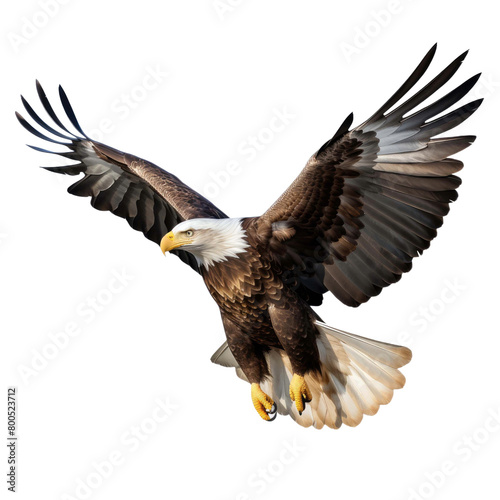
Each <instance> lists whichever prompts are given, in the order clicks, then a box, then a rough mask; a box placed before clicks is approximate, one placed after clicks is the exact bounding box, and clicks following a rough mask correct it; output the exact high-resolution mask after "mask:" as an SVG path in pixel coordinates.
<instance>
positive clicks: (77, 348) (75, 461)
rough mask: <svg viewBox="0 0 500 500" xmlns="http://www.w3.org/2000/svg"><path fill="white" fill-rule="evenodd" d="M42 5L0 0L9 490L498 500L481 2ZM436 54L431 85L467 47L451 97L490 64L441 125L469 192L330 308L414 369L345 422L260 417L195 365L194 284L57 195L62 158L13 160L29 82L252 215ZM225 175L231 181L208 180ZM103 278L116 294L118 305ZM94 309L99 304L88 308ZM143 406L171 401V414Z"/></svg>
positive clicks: (202, 304) (209, 337) (492, 114)
mask: <svg viewBox="0 0 500 500" xmlns="http://www.w3.org/2000/svg"><path fill="white" fill-rule="evenodd" d="M42 4H43V1H32V0H30V1H26V0H24V1H19V2H15V3H14V2H9V3H8V6H7V7H4V13H3V15H2V21H1V23H2V43H1V47H0V50H1V60H2V93H1V106H0V109H1V113H0V120H1V127H2V140H3V144H2V168H1V181H0V186H1V189H2V194H1V196H0V214H1V218H0V234H1V237H0V256H1V257H0V258H1V261H0V262H1V264H0V266H1V267H0V280H1V281H0V294H1V297H0V300H1V304H2V311H1V312H2V314H1V325H2V327H1V330H2V335H1V342H2V346H1V356H2V360H1V367H2V386H3V387H4V389H2V390H6V387H7V385H14V386H17V387H18V394H19V396H18V397H19V422H18V424H19V425H18V434H19V436H20V437H19V442H18V453H19V475H18V496H17V498H20V499H23V500H24V499H33V498H37V499H42V500H45V499H68V498H84V497H87V498H96V499H98V498H148V499H149V498H152V499H158V498H206V499H217V500H221V499H222V500H233V499H237V498H239V499H240V500H242V499H245V498H252V499H254V498H259V499H278V498H292V499H299V498H318V497H319V496H321V498H345V499H360V498H375V499H381V500H387V499H389V500H390V499H410V498H411V499H413V500H415V499H419V498H439V499H465V498H470V497H471V496H472V495H476V496H477V494H479V492H480V491H482V496H483V497H484V498H498V495H499V486H498V463H499V459H500V432H499V430H500V416H499V415H498V414H499V412H500V394H499V391H498V381H499V376H500V368H499V363H498V347H499V345H500V343H499V340H498V339H499V337H498V333H499V332H498V326H497V317H498V316H497V314H496V313H497V308H498V302H497V300H496V299H497V297H498V288H497V282H498V266H497V264H496V261H497V258H498V256H497V253H498V252H497V240H498V237H497V224H498V221H497V196H498V195H497V186H498V177H499V173H498V172H499V167H498V165H497V158H496V156H497V155H496V154H495V152H494V151H495V148H496V147H497V146H498V120H497V116H498V102H499V96H498V93H499V92H498V89H499V84H500V71H499V67H498V62H497V61H498V57H497V54H498V49H499V46H498V45H499V44H498V35H497V33H498V30H497V18H496V17H497V16H495V15H494V13H493V12H491V11H490V8H491V5H492V4H491V2H486V1H484V0H477V1H475V2H472V3H469V4H466V5H465V4H460V3H457V2H453V1H451V0H446V1H440V2H432V1H430V0H427V1H425V0H420V1H417V0H414V1H409V0H401V1H399V2H398V1H397V0H393V1H392V2H388V1H385V0H383V1H375V2H368V1H365V0H359V1H357V2H355V3H353V2H327V1H311V2H296V1H289V0H288V1H285V0H280V1H273V2H269V1H267V2H266V1H264V0H260V1H258V0H254V1H251V2H250V1H244V0H243V1H239V2H238V1H237V0H232V1H229V0H223V1H221V2H219V4H220V9H216V8H215V7H214V3H213V2H212V1H211V0H203V1H201V0H200V1H190V2H180V1H177V2H173V1H169V2H154V1H152V0H142V1H141V2H125V1H120V2H118V1H108V2H102V1H100V2H98V1H97V0H87V1H85V2H83V1H77V0H70V1H66V2H65V4H64V5H63V3H62V2H59V3H58V2H55V0H52V2H47V5H46V7H45V9H47V10H49V11H50V16H49V15H47V14H44V8H43V7H42ZM224 5H226V6H227V10H224V9H223V6H224ZM462 5H464V6H462ZM5 8H7V12H5ZM33 23H35V24H34V25H33ZM30 24H31V26H29V25H30ZM37 25H38V27H37ZM363 32H368V36H366V35H362V33H363ZM434 42H439V46H438V52H437V55H436V57H435V60H434V62H433V64H432V66H431V69H430V72H429V77H428V78H427V80H426V81H428V79H429V78H430V77H431V76H434V75H435V74H436V73H437V72H438V71H439V70H441V69H442V68H443V67H444V66H445V65H446V64H448V63H449V62H450V61H451V60H452V59H454V58H455V57H456V56H457V55H458V54H460V53H461V52H463V51H464V50H466V49H471V51H470V54H469V56H468V58H467V59H466V61H465V64H464V65H463V66H462V67H461V69H460V71H459V73H458V75H456V76H455V78H454V79H453V81H452V82H450V83H449V84H448V85H447V87H446V91H449V90H451V89H452V88H453V86H457V85H458V84H460V83H461V82H462V81H464V80H465V79H466V78H468V77H469V76H472V75H474V74H475V73H477V72H479V71H483V74H484V77H483V79H482V80H481V82H480V83H479V84H478V86H477V88H476V90H475V91H473V92H472V93H471V94H472V97H471V98H470V100H472V99H473V98H477V97H482V96H484V97H486V101H485V102H484V104H483V106H482V107H481V108H480V109H479V111H478V112H477V113H476V114H475V115H473V116H472V117H471V118H470V119H469V120H468V121H467V122H465V123H464V124H462V125H461V126H460V127H459V129H457V131H456V132H455V131H453V132H452V134H453V133H457V134H476V135H477V136H478V139H477V141H476V143H475V144H474V145H473V146H472V147H471V148H469V149H468V150H466V151H464V152H462V153H460V154H459V155H458V157H459V158H460V159H461V160H463V161H464V162H465V165H466V167H465V169H464V170H463V172H462V173H461V174H460V176H461V177H462V179H463V185H462V186H461V188H460V197H459V200H458V201H457V203H455V204H453V206H452V209H451V212H450V214H449V215H448V216H447V218H446V221H445V224H444V227H443V228H442V229H441V230H440V231H439V237H438V238H437V240H436V241H435V242H434V243H433V244H432V247H431V249H430V250H429V251H427V252H426V253H425V254H424V255H423V257H421V258H419V259H418V260H417V261H416V262H415V264H414V269H413V271H412V272H411V273H410V274H408V275H406V276H404V277H403V279H402V281H401V282H400V283H399V284H397V285H395V286H392V287H390V288H389V289H387V290H385V291H384V292H383V293H382V294H381V295H380V296H379V297H377V298H375V299H372V300H371V301H370V302H369V303H368V304H366V305H363V306H361V307H360V308H358V309H350V308H348V307H346V306H343V305H342V304H341V303H340V302H338V301H336V300H335V299H334V297H327V298H326V300H325V303H324V305H323V306H322V307H321V309H320V310H319V312H320V314H321V316H322V317H323V318H324V320H325V321H326V322H328V323H329V324H332V325H334V326H336V327H338V328H342V329H345V330H348V331H351V332H355V333H357V334H361V335H365V336H370V337H373V338H376V339H380V340H384V341H388V342H395V343H403V344H405V345H408V346H409V347H411V348H412V350H413V353H414V358H413V361H412V362H411V363H410V365H408V366H407V367H405V368H404V370H403V371H404V374H405V375H406V377H407V384H406V387H405V388H404V389H403V390H401V391H397V392H396V394H395V396H394V399H393V401H392V402H391V404H390V405H388V406H387V407H383V408H381V410H380V411H379V413H378V414H377V415H376V416H375V417H365V419H364V421H363V422H362V423H361V425H360V426H359V427H357V428H354V429H352V428H347V427H342V428H341V429H340V430H338V431H333V430H330V429H327V428H325V429H323V430H321V431H317V430H315V429H303V428H301V427H299V426H298V425H297V424H295V423H294V422H293V421H292V420H291V419H289V418H287V417H281V416H278V418H277V420H276V421H275V422H273V423H272V424H269V423H266V422H263V421H262V420H261V419H260V418H259V417H258V415H257V414H256V412H255V411H254V409H253V407H252V404H251V401H250V389H249V386H248V385H247V384H246V383H244V382H242V381H241V380H239V379H237V377H236V376H235V374H234V372H233V370H232V369H225V368H222V367H219V366H216V365H213V364H212V363H211V362H210V360H209V358H210V356H211V354H212V353H213V352H214V351H215V349H216V348H217V347H219V345H220V344H221V343H222V342H223V340H224V333H223V329H222V325H221V322H220V317H219V313H218V310H217V307H216V305H215V303H214V302H213V301H212V300H211V299H210V296H209V295H208V293H207V291H206V289H205V287H204V285H203V283H202V281H201V280H200V278H199V276H198V275H196V273H194V272H192V271H191V269H189V268H188V267H187V266H184V265H183V264H182V263H181V262H180V261H178V260H177V259H176V258H175V257H173V256H167V257H163V256H162V254H161V252H160V250H159V248H158V247H157V246H156V245H154V244H153V243H151V242H149V241H148V240H146V239H145V238H143V236H142V235H141V234H140V233H138V232H135V231H133V230H131V229H130V228H129V226H128V225H127V223H126V222H125V221H123V220H122V219H119V218H117V217H113V216H112V215H110V214H108V213H100V212H98V211H96V210H93V209H92V208H91V207H90V206H89V202H88V200H87V199H81V198H75V197H71V196H69V195H68V194H67V193H66V192H65V190H66V188H67V186H68V185H69V184H70V183H71V181H73V180H74V178H69V177H63V176H57V175H55V174H51V173H49V172H46V171H44V170H42V169H39V168H37V166H38V165H56V164H58V162H59V163H60V160H58V159H57V158H55V157H54V158H52V157H49V156H48V155H44V154H42V153H38V152H36V151H32V150H30V149H28V148H27V147H26V146H25V143H30V144H36V145H39V146H43V143H42V141H39V140H38V139H36V138H33V137H31V136H30V134H28V133H27V132H26V131H25V130H24V129H22V128H21V127H20V126H19V125H18V124H17V122H16V120H15V118H14V111H15V110H18V111H23V110H22V109H21V108H22V106H21V102H20V100H19V97H18V96H19V94H20V93H22V94H23V95H24V96H25V97H26V98H27V99H28V100H29V101H30V103H31V104H32V105H33V106H34V107H35V109H37V110H38V111H39V112H40V113H41V114H42V113H43V110H42V108H41V106H40V104H39V102H37V96H36V91H35V86H34V83H35V79H36V78H38V79H39V80H40V81H41V82H42V84H43V85H44V88H45V90H46V92H47V94H48V95H49V97H50V99H51V101H53V104H54V107H55V108H56V109H57V110H59V109H60V106H59V102H58V98H57V85H58V84H62V85H63V86H64V88H65V90H66V92H67V93H68V95H69V97H70V100H71V102H72V104H73V107H74V109H75V111H76V113H77V116H78V117H79V120H80V123H81V124H82V126H83V127H84V129H85V130H87V131H90V135H92V136H93V137H95V138H100V139H101V140H102V141H104V142H105V143H108V144H110V145H111V146H114V147H117V148H119V149H122V150H125V151H128V152H131V153H134V154H137V155H139V156H142V157H144V158H147V159H149V160H151V161H153V162H155V163H157V164H159V165H161V166H163V167H164V168H166V169H168V170H170V171H171V172H173V173H174V174H176V175H178V176H179V177H181V178H182V179H183V180H184V181H185V182H186V183H188V184H189V185H191V186H193V187H194V188H196V189H198V190H200V191H201V192H204V193H207V190H208V191H210V192H211V193H213V194H214V196H212V200H213V201H214V202H215V203H216V204H217V205H218V206H220V207H221V208H222V209H223V210H224V211H226V212H227V213H228V214H230V215H232V216H249V215H258V214H260V213H262V212H263V211H264V210H265V209H266V208H267V207H268V206H269V205H270V204H271V203H272V202H273V201H274V200H275V199H276V198H277V197H278V196H279V194H280V193H281V192H282V191H283V190H284V189H285V187H286V186H287V185H288V183H289V182H291V180H292V179H293V178H294V177H295V176H296V175H297V174H298V173H299V172H300V170H301V168H302V166H303V165H304V163H305V161H306V160H307V158H308V157H309V155H310V154H312V153H313V152H314V151H315V150H316V149H317V148H318V147H319V146H320V145H321V144H322V143H323V142H324V141H325V140H327V139H328V138H329V137H331V135H332V134H333V133H334V132H335V131H336V130H337V128H338V126H339V125H340V123H341V122H342V120H343V119H344V118H345V117H346V116H347V114H348V113H350V112H351V111H354V114H355V120H354V121H355V124H358V123H361V122H362V121H363V120H364V119H366V118H367V117H368V116H369V115H370V114H371V113H372V112H374V111H375V109H377V108H378V107H379V106H380V105H381V104H382V102H384V101H385V100H386V99H387V98H388V97H389V95H390V94H392V92H393V91H395V90H396V88H397V87H399V85H400V84H401V83H402V82H403V81H404V80H405V79H406V77H407V76H408V75H409V74H410V72H411V71H412V70H413V69H414V67H415V66H416V65H417V64H418V62H419V61H420V59H421V58H422V57H423V56H424V54H425V53H426V51H427V50H428V49H429V48H430V47H431V46H432V45H433V43H434ZM347 44H350V45H351V50H352V48H353V47H354V49H356V51H355V52H354V53H351V55H350V56H349V55H346V50H347ZM362 45H363V47H361V46H362ZM153 70H155V71H156V72H157V79H158V81H156V85H154V83H155V80H152V79H151V78H149V79H148V78H147V75H148V74H149V72H151V71H153ZM167 73H168V75H167ZM145 78H146V80H145ZM144 83H146V86H147V87H148V90H144ZM153 86H154V87H155V88H152V87H153ZM141 87H142V88H141ZM123 95H129V96H132V104H131V105H130V104H129V105H125V104H124V101H123V99H125V98H124V97H123ZM439 95H443V92H441V93H440V94H439ZM134 96H135V97H134ZM134 99H135V100H134ZM463 102H466V100H464V101H463ZM275 110H278V111H280V110H281V111H283V110H286V112H287V113H288V114H291V115H293V118H292V119H290V120H289V123H288V124H287V125H286V126H285V127H284V128H283V130H282V131H281V132H279V133H276V134H275V136H274V137H273V138H272V140H271V141H270V142H269V143H268V144H266V145H265V147H264V148H263V149H262V151H258V152H257V154H256V155H251V154H250V153H246V154H243V153H242V149H241V148H245V147H248V145H247V144H246V141H247V138H248V136H251V135H257V134H258V133H259V132H261V131H262V129H264V128H266V127H267V126H268V124H269V121H270V120H271V118H272V117H273V115H274V114H275V112H276V111H275ZM24 114H25V115H26V113H24ZM43 116H45V115H43ZM99 128H100V129H106V130H104V131H103V130H101V131H99V130H98V129H99ZM242 144H243V145H242ZM250 156H252V158H251V159H250ZM253 156H255V157H253ZM249 160H250V161H249ZM231 161H233V162H237V165H238V168H237V169H236V170H237V173H236V174H233V175H231V177H230V178H229V181H228V180H227V179H225V177H228V176H227V175H223V174H221V173H220V172H221V171H223V170H224V169H225V168H226V166H227V164H228V162H231ZM214 176H215V177H217V178H218V180H219V186H217V185H216V184H210V183H211V182H215V181H214V180H213V178H214ZM222 181H225V182H226V183H227V186H220V184H221V182H222ZM214 186H215V187H214ZM113 273H125V274H126V275H127V276H129V278H126V279H127V280H129V281H127V282H126V286H124V287H122V289H121V291H119V292H116V291H115V293H114V294H110V292H109V291H106V290H107V287H108V285H109V282H110V280H112V279H113V276H114V274H113ZM115 285H116V283H115ZM114 288H115V290H116V286H115V287H114ZM92 297H97V298H98V299H101V300H102V301H105V302H106V301H108V302H109V303H107V304H105V305H104V306H102V310H101V311H99V312H97V313H95V315H94V316H91V313H89V312H88V310H89V306H88V304H87V301H88V300H89V298H92ZM444 299H445V300H444ZM424 310H427V311H428V312H427V313H424V312H423V311H424ZM85 311H87V312H85ZM424 314H426V315H427V319H426V318H425V317H424V316H423V315H424ZM68 324H69V326H68ZM71 325H73V326H76V327H77V328H78V332H79V334H78V335H76V336H73V337H71V338H69V340H67V342H66V343H67V345H66V346H65V347H64V348H61V349H60V350H58V351H56V352H55V353H54V341H53V340H51V339H53V338H55V337H56V336H57V334H60V335H59V338H62V337H63V336H64V335H63V334H61V332H63V331H64V330H65V328H71ZM43 353H45V354H43ZM47 353H48V355H49V356H52V358H53V359H50V360H47V356H46V355H47ZM42 357H43V359H45V361H43V360H42ZM32 363H35V365H34V366H35V367H36V369H34V368H33V367H32ZM28 368H29V369H32V370H33V371H32V372H28V373H29V375H26V371H25V374H24V376H23V375H22V371H23V370H27V369H28ZM157 398H160V399H162V400H169V401H170V404H171V405H172V407H173V406H175V409H173V410H172V411H171V414H170V415H169V416H168V418H167V419H165V421H163V422H157V421H155V420H154V418H156V420H158V419H159V418H161V416H163V415H164V413H162V410H161V409H159V408H158V404H157ZM5 400H6V396H2V414H3V415H5V406H6V405H5ZM493 415H497V419H498V420H499V421H498V422H497V421H495V420H494V417H493ZM0 421H1V422H2V425H4V426H6V423H5V422H6V418H5V417H1V418H0ZM141 426H142V430H141V433H142V434H141V435H142V436H143V439H144V440H143V441H141V442H140V444H138V443H139V441H137V440H134V439H132V437H131V436H132V432H134V428H135V427H139V428H141ZM5 433H6V429H5V430H2V431H1V435H5ZM289 448H292V449H293V450H294V451H293V452H290V451H289ZM2 449H3V450H4V451H2V453H1V454H0V462H1V463H2V466H1V470H2V471H5V472H6V467H7V466H6V461H7V458H6V450H7V449H6V448H5V447H4V446H2ZM110 455H111V456H112V457H114V458H116V457H121V458H120V460H119V463H118V464H116V463H115V465H114V466H113V470H110V468H109V466H108V467H107V468H106V466H105V465H101V473H100V475H99V474H98V473H97V472H96V469H95V465H94V464H96V463H97V464H99V463H101V464H102V463H103V462H105V461H109V459H110ZM102 467H104V468H102ZM443 469H444V470H445V472H440V471H442V470H443ZM103 476H108V477H103ZM2 477H3V478H5V476H4V472H2ZM84 483H88V484H90V489H89V487H88V486H87V487H84V486H82V484H84ZM0 488H1V491H2V494H3V493H4V492H5V491H6V488H7V484H6V483H5V482H4V479H2V484H1V485H0Z"/></svg>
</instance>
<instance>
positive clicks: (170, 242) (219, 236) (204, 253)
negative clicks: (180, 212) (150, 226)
mask: <svg viewBox="0 0 500 500" xmlns="http://www.w3.org/2000/svg"><path fill="white" fill-rule="evenodd" d="M249 246H250V245H249V244H248V241H247V239H246V232H245V230H244V229H243V228H242V227H241V219H190V220H186V221H184V222H181V223H180V224H177V226H175V227H174V228H173V229H172V231H170V232H169V233H167V234H166V235H165V236H164V237H163V238H162V240H161V243H160V247H161V249H162V252H163V253H165V252H170V250H174V249H176V248H182V250H185V251H186V252H189V253H191V254H193V255H194V256H195V258H196V260H197V262H198V265H200V266H202V265H203V266H205V268H206V269H208V268H209V267H210V266H212V265H214V264H215V263H216V262H222V261H225V260H227V259H228V258H229V257H236V256H237V255H238V254H239V253H242V252H244V251H245V249H246V248H248V247H249Z"/></svg>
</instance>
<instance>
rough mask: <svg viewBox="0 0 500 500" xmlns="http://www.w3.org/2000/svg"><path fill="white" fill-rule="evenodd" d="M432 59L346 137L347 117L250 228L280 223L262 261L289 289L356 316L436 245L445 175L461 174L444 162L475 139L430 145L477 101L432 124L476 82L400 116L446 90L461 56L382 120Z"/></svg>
mask: <svg viewBox="0 0 500 500" xmlns="http://www.w3.org/2000/svg"><path fill="white" fill-rule="evenodd" d="M435 50H436V46H434V47H433V48H432V49H431V50H430V51H429V52H428V54H427V55H426V56H425V57H424V59H423V60H422V62H421V63H420V64H419V65H418V67H417V68H416V69H415V71H414V72H413V73H412V74H411V76H410V77H409V78H408V79H407V80H406V82H405V83H404V84H403V85H402V86H401V87H400V88H399V90H398V91H397V92H396V93H395V94H394V95H393V96H392V97H391V98H389V100H388V101H387V102H386V103H385V104H384V105H383V106H382V107H381V108H380V109H379V110H377V111H376V112H375V113H374V114H373V115H372V116H371V118H369V119H368V120H367V121H365V122H364V123H363V124H362V125H360V126H358V127H356V128H354V129H352V130H351V131H348V127H349V126H350V123H351V122H352V117H351V115H350V116H349V117H348V118H347V119H346V120H345V122H344V124H343V125H342V126H341V128H340V130H339V131H338V132H337V133H336V134H335V135H334V137H333V138H332V139H330V140H329V141H327V142H326V143H325V144H324V145H323V146H322V147H321V148H320V149H319V150H318V151H317V152H316V153H315V154H314V155H313V156H312V157H311V159H310V160H309V162H308V163H307V165H306V167H305V168H304V169H303V170H302V172H301V173H300V175H299V176H298V177H297V178H296V179H295V181H294V182H293V183H292V185H291V186H290V187H289V188H288V189H287V190H286V191H285V192H284V193H283V194H282V195H281V197H280V198H279V199H278V200H277V201H276V202H275V203H274V204H273V205H272V206H271V208H269V210H268V211H267V212H266V213H265V214H264V215H263V216H262V217H261V218H260V219H259V224H260V227H261V231H264V230H266V228H272V227H276V225H277V224H279V223H282V221H286V223H287V224H288V226H289V227H293V228H294V233H293V235H292V236H290V237H289V238H288V239H286V240H284V239H283V238H281V241H279V240H276V241H275V244H274V247H273V249H272V251H273V255H274V258H275V259H276V260H277V261H278V262H279V263H280V264H281V265H282V266H283V268H284V269H285V271H284V273H285V274H286V275H287V276H288V279H289V280H291V281H293V279H295V281H296V286H297V287H306V288H308V289H310V290H314V289H315V290H316V291H318V290H321V287H322V286H323V291H326V290H327V289H328V290H330V291H331V292H332V293H334V294H335V296H336V297H337V298H338V299H340V300H341V301H342V302H344V303H345V304H347V305H350V306H357V305H359V304H361V303H363V302H366V301H367V300H368V299H369V298H370V297H373V296H375V295H377V294H379V293H380V291H381V290H382V289H383V288H384V287H386V286H388V285H390V284H391V283H395V282H396V281H398V280H399V279H400V278H401V275H402V273H404V272H407V271H409V270H410V269H411V262H412V259H413V258H414V257H416V256H418V255H420V254H421V253H422V252H423V251H424V250H425V249H426V248H428V247H429V245H430V242H431V240H432V239H433V238H434V237H435V236H436V230H437V228H439V227H440V226H441V224H442V222H443V217H444V216H445V215H446V214H447V213H448V210H449V203H450V202H451V201H454V200H455V199H456V197H457V193H456V188H457V187H458V186H459V185H460V179H459V178H458V177H456V176H455V175H453V174H455V173H456V172H458V171H459V170H460V169H461V168H462V166H463V165H462V163H461V162H460V161H458V160H455V159H452V158H449V156H450V155H453V154H455V153H457V152H459V151H461V150H462V149H464V148H466V147H468V146H469V145H470V144H471V143H472V142H473V141H474V139H475V137H474V136H458V137H436V136H437V135H439V134H442V133H444V132H447V131H448V130H450V129H452V128H454V127H455V126H457V125H459V124H460V123H462V122H463V121H464V120H466V119H467V118H468V117H469V116H470V115H471V114H472V113H474V111H476V109H477V108H478V107H479V105H480V104H481V99H479V100H475V101H472V102H469V103H467V104H465V105H463V106H460V107H459V108H457V109H455V110H452V111H450V112H448V113H447V114H445V115H443V116H439V117H437V118H436V116H438V115H440V114H441V113H443V112H445V111H446V110H448V109H449V108H450V107H451V106H453V105H454V104H456V103H457V102H458V101H459V100H460V99H461V98H462V97H464V96H465V95H466V94H467V93H468V92H469V91H470V90H471V88H472V87H473V86H474V84H475V83H476V82H477V80H478V78H479V75H476V76H473V77H472V78H469V79H468V80H467V81H465V82H464V83H463V84H461V85H459V86H458V87H457V88H455V89H454V90H452V91H451V92H449V93H448V94H446V95H445V96H443V97H441V98H440V99H437V100H436V101H435V102H432V103H431V104H429V105H427V106H426V107H424V108H422V109H420V110H418V111H415V112H413V114H410V113H411V112H412V111H413V110H414V108H415V107H416V106H418V105H419V104H421V103H423V102H424V101H425V100H426V99H428V98H429V97H431V96H432V95H433V94H434V93H435V92H436V91H438V90H439V89H440V88H441V87H442V86H443V85H444V84H445V83H447V82H448V81H449V80H450V78H451V77H452V76H453V75H454V74H455V73H456V71H457V70H458V68H459V66H460V65H461V63H462V61H463V60H464V58H465V56H466V54H467V53H464V54H462V55H460V56H459V57H458V58H457V59H455V60H454V61H453V62H452V63H451V64H450V65H448V66H447V67H446V68H445V69H444V70H443V71H442V72H441V73H439V74H438V75H437V76H436V77H435V78H434V79H432V80H431V81H430V82H429V83H428V84H427V85H425V86H424V87H422V89H421V90H419V91H418V92H416V93H415V94H414V95H413V96H411V97H410V98H408V99H407V100H406V101H404V102H403V103H402V104H400V105H399V106H398V107H396V108H394V109H393V110H391V108H393V107H394V106H395V105H397V103H398V102H399V101H400V100H401V99H402V98H403V97H404V96H405V95H406V94H407V92H408V91H409V90H411V89H412V88H413V87H414V86H415V84H416V83H417V82H418V81H419V80H420V79H421V78H422V76H423V75H424V73H425V72H426V70H427V69H428V67H429V65H430V62H431V60H432V58H433V56H434V53H435ZM267 230H269V229H267ZM271 230H272V229H271ZM305 242H307V244H304V243H305ZM311 242H313V243H312V244H311ZM306 269H309V270H310V271H309V273H307V272H306V271H305V270H306ZM320 270H321V271H320ZM315 299H316V302H315V303H318V300H317V296H316V297H315Z"/></svg>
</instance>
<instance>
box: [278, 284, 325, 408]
mask: <svg viewBox="0 0 500 500" xmlns="http://www.w3.org/2000/svg"><path fill="white" fill-rule="evenodd" d="M268 310H269V315H270V317H271V323H272V325H273V329H274V332H275V333H276V336H277V337H278V339H279V341H280V343H281V345H282V346H283V349H284V350H285V352H286V354H287V356H288V358H289V360H290V364H291V365H292V370H293V377H292V380H291V382H290V389H289V392H290V398H291V400H292V401H294V403H295V407H296V408H297V411H298V412H299V414H302V412H303V411H304V409H305V406H306V403H309V402H310V401H311V400H312V394H311V391H310V390H309V387H308V386H307V383H306V380H305V378H304V376H305V375H306V374H307V373H309V372H319V371H320V360H319V352H318V346H317V339H316V337H317V330H316V327H315V326H314V317H313V314H314V313H313V312H312V310H311V309H310V308H309V306H308V305H307V304H305V303H304V302H302V300H301V299H300V298H299V297H297V296H295V295H294V294H293V293H290V291H289V293H288V294H287V296H286V297H283V298H282V299H281V300H280V301H279V302H274V303H272V304H270V305H269V309H268Z"/></svg>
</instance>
